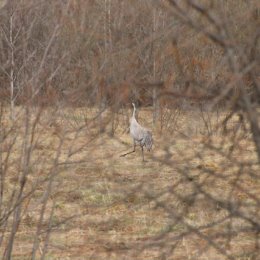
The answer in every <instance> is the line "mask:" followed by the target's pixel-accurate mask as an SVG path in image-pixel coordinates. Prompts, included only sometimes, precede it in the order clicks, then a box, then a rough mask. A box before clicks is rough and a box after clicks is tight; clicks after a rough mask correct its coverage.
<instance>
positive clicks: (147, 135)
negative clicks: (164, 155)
mask: <svg viewBox="0 0 260 260" xmlns="http://www.w3.org/2000/svg"><path fill="white" fill-rule="evenodd" d="M132 105H133V107H134V111H133V116H132V117H131V118H130V135H131V137H132V138H133V144H134V149H133V151H131V152H128V153H125V154H122V155H121V157H122V156H126V155H128V154H130V153H134V152H135V147H136V145H137V144H138V145H140V146H141V149H142V157H143V162H144V146H145V147H146V149H147V150H148V151H150V150H151V149H152V146H153V137H152V133H151V131H149V130H148V129H146V128H144V127H143V126H141V125H140V124H139V123H138V122H137V120H136V118H135V113H136V107H135V104H134V103H132Z"/></svg>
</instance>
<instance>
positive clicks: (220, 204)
mask: <svg viewBox="0 0 260 260" xmlns="http://www.w3.org/2000/svg"><path fill="white" fill-rule="evenodd" d="M86 111H87V112H86ZM88 113H89V110H87V109H86V110H82V109H81V110H79V111H74V112H71V111H69V112H68V113H63V114H62V116H60V117H59V118H57V119H56V121H55V123H52V124H51V125H47V124H45V123H44V117H43V121H42V122H41V125H39V128H38V129H37V134H38V136H39V142H38V143H37V145H36V146H35V152H34V156H35V160H37V164H33V166H32V169H31V174H30V175H29V180H28V187H29V186H30V183H31V184H32V183H33V181H35V180H36V179H37V178H44V175H45V172H47V170H48V168H49V164H50V161H51V160H52V158H53V156H54V154H55V151H56V149H57V144H58V140H59V138H60V137H61V136H62V138H64V145H63V147H62V155H61V158H60V166H59V174H58V175H57V178H56V179H55V182H54V186H53V192H52V194H51V199H50V201H49V203H48V207H51V205H52V203H55V212H54V216H53V220H52V226H53V229H54V230H53V232H52V234H51V240H50V243H49V252H48V255H47V259H228V258H230V257H231V258H232V257H233V259H239V260H246V259H256V254H257V246H256V241H257V234H256V233H255V231H254V229H253V228H252V226H251V225H250V222H249V221H247V220H246V219H247V218H249V219H251V220H253V221H256V222H257V221H258V220H259V199H260V198H259V196H260V189H259V187H260V186H259V179H258V180H257V179H256V178H255V177H254V175H253V174H252V172H253V173H254V174H257V173H259V165H257V164H256V156H255V151H254V146H253V144H252V143H251V142H250V139H249V138H247V139H241V138H239V139H238V140H237V141H236V142H235V147H234V148H232V149H233V150H232V152H230V151H231V147H232V145H234V141H232V140H231V138H229V137H225V136H223V135H221V134H220V132H216V133H215V134H214V135H212V136H210V137H205V134H204V132H203V129H205V128H204V126H203V123H202V121H199V120H198V119H196V118H194V115H193V114H192V115H191V114H190V113H191V112H186V113H183V115H182V117H181V118H180V120H179V121H178V126H179V127H178V132H177V131H173V132H171V133H169V132H166V133H163V134H161V133H160V131H159V130H158V131H155V130H154V139H155V148H154V150H153V152H152V153H151V154H148V153H145V156H146V160H147V162H146V163H142V160H141V154H140V151H138V152H136V153H135V154H131V155H129V156H128V157H124V158H121V157H119V155H120V154H121V153H123V152H125V151H127V150H129V149H131V148H130V147H131V146H130V145H131V139H130V137H129V135H128V134H127V133H123V132H124V129H125V126H124V125H123V126H122V125H121V126H120V127H119V128H118V130H117V134H116V136H115V137H114V138H111V137H110V136H109V135H107V134H106V132H105V133H104V134H102V135H99V136H98V137H96V133H98V130H97V129H96V128H93V127H90V128H84V130H82V131H81V132H80V133H79V134H78V136H77V137H76V139H75V133H74V132H73V131H72V129H73V127H75V124H78V125H80V124H84V122H85V121H84V120H85V116H84V115H86V114H88ZM150 114H151V111H149V110H148V111H145V112H142V113H141V114H140V116H141V117H140V121H141V122H145V118H150ZM46 115H48V113H46ZM222 116H224V115H223V114H222ZM47 117H48V116H46V118H47ZM61 119H62V120H61ZM212 120H213V122H215V121H216V120H215V119H212ZM214 120H215V121H214ZM46 122H49V121H48V120H46ZM68 122H70V124H69V123H68ZM195 123H196V124H195ZM6 124H9V123H8V122H6ZM146 124H148V125H150V126H151V122H146ZM196 125H197V126H198V127H196ZM195 128H196V129H195ZM19 131H21V132H22V128H20V129H19V128H17V132H18V136H19V135H20V133H19ZM122 133H123V134H122ZM183 133H184V134H185V135H183ZM19 140H20V141H22V139H21V137H19V138H18V143H17V146H19V145H18V144H19ZM82 145H83V146H82ZM71 147H73V148H72V150H73V149H74V150H75V151H76V150H77V149H78V148H79V152H77V153H75V155H73V156H71V157H69V160H68V151H69V150H70V149H71ZM227 155H228V156H227ZM17 157H19V150H18V149H16V148H15V147H14V148H13V152H12V158H11V160H14V161H15V158H17ZM66 160H68V161H66ZM65 161H66V163H65V164H63V162H65ZM73 162H77V163H73ZM242 162H244V163H246V164H247V165H248V168H246V166H243V171H242V172H241V164H242ZM252 163H253V164H254V165H253V166H252ZM12 165H13V168H10V174H9V176H8V177H7V178H8V180H7V184H8V185H10V189H9V190H11V187H12V186H13V185H15V184H16V181H17V179H16V176H17V175H16V172H15V170H16V169H15V163H14V164H12ZM44 190H45V188H44V187H38V188H37V190H36V192H35V193H34V195H33V197H32V198H31V199H30V200H28V201H27V202H26V203H25V206H26V207H27V209H28V210H27V211H26V212H25V214H24V215H23V219H22V222H21V225H20V228H19V232H18V234H17V239H16V242H15V249H14V254H13V258H12V259H29V253H30V250H31V246H32V237H33V234H34V233H33V232H34V230H35V226H36V223H37V220H38V217H39V210H38V209H39V207H40V205H41V198H42V194H43V193H44ZM228 203H234V205H236V206H237V207H238V208H237V209H234V211H233V212H232V210H231V209H230V207H229V205H228ZM232 205H233V204H232ZM236 210H237V211H238V212H239V214H241V215H242V216H244V217H241V216H239V215H238V213H237V211H236ZM46 221H47V220H46ZM46 225H47V222H46ZM43 228H44V227H43ZM43 231H44V230H43ZM42 236H43V237H44V233H43V234H42ZM39 239H40V240H41V239H42V238H41V237H40V238H39ZM0 251H1V249H0ZM39 254H40V252H39ZM164 255H165V256H164ZM163 257H166V258H163Z"/></svg>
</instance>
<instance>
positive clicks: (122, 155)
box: [120, 140, 136, 157]
mask: <svg viewBox="0 0 260 260" xmlns="http://www.w3.org/2000/svg"><path fill="white" fill-rule="evenodd" d="M135 146H136V144H135V140H134V150H133V151H131V152H128V153H124V154H121V155H120V157H124V156H126V155H128V154H130V153H134V152H135Z"/></svg>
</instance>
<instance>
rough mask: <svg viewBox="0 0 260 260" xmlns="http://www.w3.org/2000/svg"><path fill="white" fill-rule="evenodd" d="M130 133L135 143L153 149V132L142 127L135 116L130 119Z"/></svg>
mask: <svg viewBox="0 0 260 260" xmlns="http://www.w3.org/2000/svg"><path fill="white" fill-rule="evenodd" d="M130 135H131V137H132V138H133V141H134V142H135V144H136V143H137V144H139V145H140V146H141V147H144V146H145V147H146V149H147V150H148V151H150V150H151V149H152V145H153V138H152V133H151V132H150V131H149V130H148V129H146V128H144V127H142V126H141V125H140V124H139V123H138V122H137V120H136V119H135V117H134V116H132V117H131V119H130Z"/></svg>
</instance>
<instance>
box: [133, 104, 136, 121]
mask: <svg viewBox="0 0 260 260" xmlns="http://www.w3.org/2000/svg"><path fill="white" fill-rule="evenodd" d="M135 111H136V109H135V106H134V111H133V117H134V118H135Z"/></svg>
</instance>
